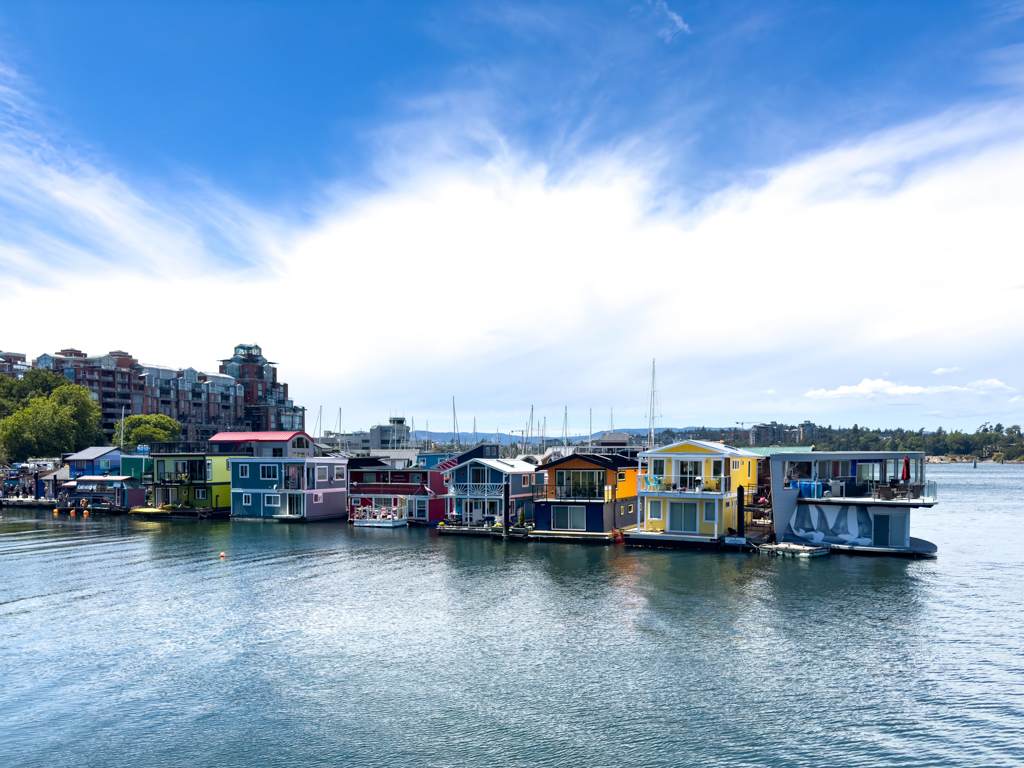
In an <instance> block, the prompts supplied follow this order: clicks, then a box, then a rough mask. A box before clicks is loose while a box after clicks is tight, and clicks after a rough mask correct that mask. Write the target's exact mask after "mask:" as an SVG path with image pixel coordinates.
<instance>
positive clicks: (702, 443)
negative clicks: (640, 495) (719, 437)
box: [640, 440, 760, 459]
mask: <svg viewBox="0 0 1024 768" xmlns="http://www.w3.org/2000/svg"><path fill="white" fill-rule="evenodd" d="M680 445H692V446H694V447H696V448H703V449H704V450H706V451H710V452H712V453H721V454H724V455H725V456H734V457H736V458H738V459H754V458H760V454H757V453H751V452H750V451H746V450H744V449H742V448H733V447H732V446H731V445H726V444H725V443H713V442H711V441H710V440H680V441H679V442H677V443H672V444H671V445H663V446H662V447H660V448H652V449H651V450H649V451H643V452H642V453H641V454H640V455H641V456H655V455H661V454H666V455H673V454H675V453H676V452H675V451H672V450H671V449H672V448H678V447H679V446H680Z"/></svg>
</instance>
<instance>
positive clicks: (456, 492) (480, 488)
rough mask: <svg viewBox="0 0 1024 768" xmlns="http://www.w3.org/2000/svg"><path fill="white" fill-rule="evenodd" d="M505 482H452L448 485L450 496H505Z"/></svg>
mask: <svg viewBox="0 0 1024 768" xmlns="http://www.w3.org/2000/svg"><path fill="white" fill-rule="evenodd" d="M504 494H505V484H504V483H452V484H451V485H449V486H448V495H449V496H503V495H504Z"/></svg>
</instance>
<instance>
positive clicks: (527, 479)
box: [523, 475, 530, 488]
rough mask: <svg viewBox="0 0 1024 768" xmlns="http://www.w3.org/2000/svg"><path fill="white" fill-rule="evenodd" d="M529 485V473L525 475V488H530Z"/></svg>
mask: <svg viewBox="0 0 1024 768" xmlns="http://www.w3.org/2000/svg"><path fill="white" fill-rule="evenodd" d="M529 487H530V476H529V475H523V488H529Z"/></svg>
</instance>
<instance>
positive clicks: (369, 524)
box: [352, 520, 409, 528]
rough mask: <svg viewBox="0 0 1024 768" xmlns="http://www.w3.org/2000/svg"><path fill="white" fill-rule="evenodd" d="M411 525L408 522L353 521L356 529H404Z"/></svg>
mask: <svg viewBox="0 0 1024 768" xmlns="http://www.w3.org/2000/svg"><path fill="white" fill-rule="evenodd" d="M408 524H409V521H408V520H353V521H352V525H354V526H355V527H356V528H403V527H405V526H407V525H408Z"/></svg>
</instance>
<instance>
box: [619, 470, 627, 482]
mask: <svg viewBox="0 0 1024 768" xmlns="http://www.w3.org/2000/svg"><path fill="white" fill-rule="evenodd" d="M617 477H618V480H619V482H620V483H622V482H625V480H626V473H625V472H619V474H618V475H617Z"/></svg>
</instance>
